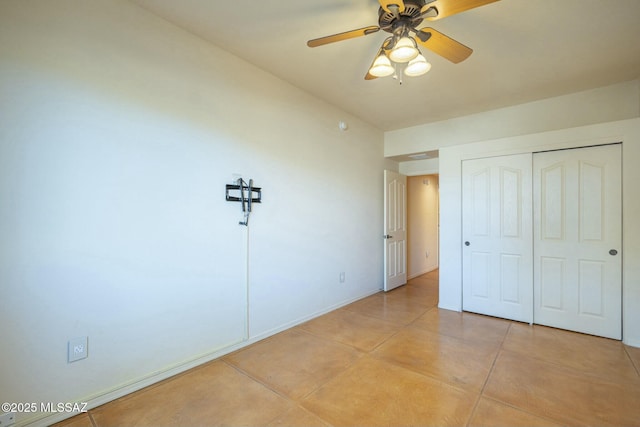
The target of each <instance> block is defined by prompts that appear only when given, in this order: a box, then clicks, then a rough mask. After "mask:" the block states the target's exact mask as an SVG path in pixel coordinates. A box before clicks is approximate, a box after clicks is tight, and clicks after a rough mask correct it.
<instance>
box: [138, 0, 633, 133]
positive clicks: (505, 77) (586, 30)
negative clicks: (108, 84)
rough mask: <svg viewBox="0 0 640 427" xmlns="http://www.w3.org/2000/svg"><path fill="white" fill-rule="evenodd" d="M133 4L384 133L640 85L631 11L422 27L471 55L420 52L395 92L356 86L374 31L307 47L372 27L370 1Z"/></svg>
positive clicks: (532, 0) (471, 16)
mask: <svg viewBox="0 0 640 427" xmlns="http://www.w3.org/2000/svg"><path fill="white" fill-rule="evenodd" d="M132 1H134V2H135V3H137V4H139V5H141V6H142V7H144V8H146V9H147V10H149V11H152V12H153V13H156V14H157V15H159V16H161V17H163V18H165V19H166V20H168V21H170V22H173V23H175V24H176V25H178V26H180V27H182V28H184V29H186V30H188V31H190V32H192V33H194V34H197V35H199V36H200V37H202V38H204V39H206V40H209V41H211V42H212V43H214V44H215V45H217V46H219V47H222V48H223V49H225V50H227V51H229V52H231V53H233V54H235V55H237V56H239V57H241V58H243V59H245V60H246V61H248V62H250V63H253V64H255V65H256V66H258V67H260V68H262V69H264V70H266V71H268V72H270V73H272V74H274V75H276V76H278V77H280V78H282V79H283V80H286V81H288V82H290V83H291V84H293V85H295V86H297V87H299V88H301V89H304V90H305V91H307V92H310V93H312V94H314V95H315V96H317V97H318V98H321V99H323V100H325V101H327V102H328V103H330V104H333V105H336V106H338V107H340V108H342V109H344V110H346V111H348V112H349V113H351V114H353V115H355V116H358V117H360V118H361V119H363V120H365V121H367V122H369V123H371V124H373V125H375V126H376V127H378V128H379V129H381V130H385V131H387V130H394V129H400V128H404V127H409V126H414V125H419V124H423V123H428V122H433V121H439V120H444V119H448V118H452V117H459V116H463V115H468V114H473V113H478V112H481V111H487V110H491V109H495V108H500V107H505V106H508V105H515V104H521V103H525V102H530V101H534V100H538V99H543V98H549V97H553V96H557V95H562V94H566V93H571V92H577V91H581V90H586V89H589V88H594V87H600V86H606V85H609V84H613V83H618V82H622V81H628V80H632V79H636V78H639V77H640V0H502V1H498V2H496V3H491V4H489V5H485V6H482V7H479V8H476V9H472V10H468V11H466V12H463V13H460V14H457V15H453V16H449V17H447V18H444V19H441V20H438V21H435V22H427V21H425V22H424V23H423V24H422V25H421V26H420V27H419V28H422V27H425V26H432V27H433V28H435V29H436V30H438V31H440V32H443V33H445V34H446V35H448V36H450V37H452V38H454V39H456V40H457V41H459V42H461V43H463V44H465V45H467V46H469V47H471V48H473V49H474V52H473V54H472V55H471V56H470V57H469V58H468V59H467V60H466V61H463V62H461V63H459V64H453V63H451V62H449V61H447V60H445V59H443V58H441V57H439V56H438V55H436V54H434V53H431V52H430V51H427V50H426V49H422V50H423V54H424V55H425V56H426V57H427V59H428V60H429V61H430V62H431V63H432V64H433V68H432V69H431V71H430V72H429V73H428V74H426V75H424V76H421V77H414V78H409V77H405V78H404V83H403V85H402V86H401V85H399V84H398V81H397V80H394V79H393V78H391V77H386V78H380V79H376V80H373V81H365V80H364V76H365V74H366V73H367V68H368V67H369V65H370V64H371V61H372V60H373V57H374V56H375V54H376V52H377V50H378V48H379V47H380V45H381V44H382V41H383V40H384V39H385V38H386V37H387V36H388V34H387V33H385V32H383V31H380V32H378V33H375V34H371V35H368V36H365V37H360V38H356V39H350V40H345V41H341V42H338V43H333V44H329V45H325V46H320V47H317V48H313V49H312V48H309V47H307V46H306V42H307V40H309V39H314V38H318V37H322V36H326V35H331V34H335V33H339V32H343V31H348V30H352V29H357V28H361V27H366V26H370V25H377V23H378V6H379V3H378V1H377V0H279V1H269V0H255V1H220V0H180V1H175V0H132ZM452 1H455V0H452Z"/></svg>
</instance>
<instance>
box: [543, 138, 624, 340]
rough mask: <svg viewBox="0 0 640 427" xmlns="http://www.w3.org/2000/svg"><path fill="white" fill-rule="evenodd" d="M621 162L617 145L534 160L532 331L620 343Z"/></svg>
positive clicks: (546, 155) (557, 152)
mask: <svg viewBox="0 0 640 427" xmlns="http://www.w3.org/2000/svg"><path fill="white" fill-rule="evenodd" d="M620 156H621V148H620V145H608V146H602V147H590V148H581V149H574V150H563V151H552V152H546V153H536V154H535V155H534V157H533V158H534V168H533V173H534V180H533V181H534V191H533V193H534V303H535V305H534V319H535V323H539V324H543V325H548V326H554V327H558V328H563V329H569V330H573V331H578V332H584V333H589V334H594V335H600V336H605V337H609V338H615V339H620V338H621V335H622V328H621V321H622V320H621V319H622V316H621V315H622V313H621V310H622V281H621V272H622V270H621V267H622V263H621V261H622V257H621V254H620V253H619V252H620V250H621V236H622V216H621V212H622V192H621V189H622V187H621V185H622V184H621V158H620ZM610 251H611V252H610Z"/></svg>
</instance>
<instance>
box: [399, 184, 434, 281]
mask: <svg viewBox="0 0 640 427" xmlns="http://www.w3.org/2000/svg"><path fill="white" fill-rule="evenodd" d="M439 204H440V195H439V176H438V174H429V175H417V176H408V177H407V279H409V280H410V279H413V278H415V277H418V276H421V275H423V274H426V273H429V272H432V271H437V269H438V267H439V264H440V262H439V261H440V257H439V253H440V215H439Z"/></svg>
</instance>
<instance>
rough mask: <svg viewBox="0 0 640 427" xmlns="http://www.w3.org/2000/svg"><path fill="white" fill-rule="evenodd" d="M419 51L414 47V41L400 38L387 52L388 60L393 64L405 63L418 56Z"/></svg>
mask: <svg viewBox="0 0 640 427" xmlns="http://www.w3.org/2000/svg"><path fill="white" fill-rule="evenodd" d="M419 54H420V51H419V50H418V48H417V47H416V41H415V40H414V39H413V38H411V37H407V36H404V37H401V38H400V40H398V42H397V43H396V45H395V46H394V47H393V49H391V52H389V58H391V60H392V61H393V62H399V63H405V62H409V61H411V60H412V59H413V58H415V57H416V56H418V55H419Z"/></svg>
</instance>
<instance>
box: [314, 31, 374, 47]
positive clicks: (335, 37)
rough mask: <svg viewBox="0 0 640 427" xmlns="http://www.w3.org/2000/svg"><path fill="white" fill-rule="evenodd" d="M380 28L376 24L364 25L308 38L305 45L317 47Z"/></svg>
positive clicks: (364, 34) (371, 32)
mask: <svg viewBox="0 0 640 427" xmlns="http://www.w3.org/2000/svg"><path fill="white" fill-rule="evenodd" d="M379 30H380V27H378V26H371V27H364V28H359V29H357V30H351V31H345V32H344V33H338V34H333V35H331V36H326V37H320V38H319V39H313V40H309V41H308V42H307V46H309V47H317V46H322V45H325V44H329V43H335V42H339V41H342V40H347V39H353V38H356V37H361V36H367V35H369V34H373V33H375V32H377V31H379Z"/></svg>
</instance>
